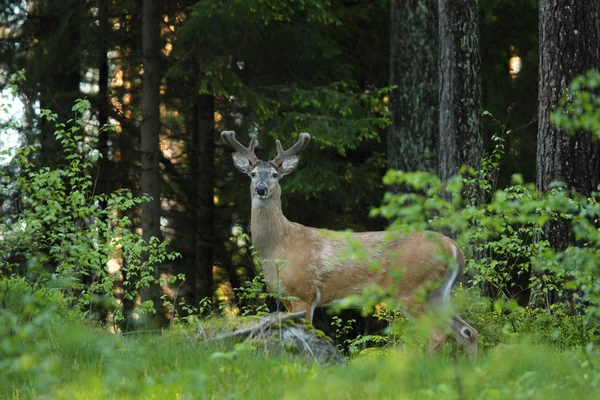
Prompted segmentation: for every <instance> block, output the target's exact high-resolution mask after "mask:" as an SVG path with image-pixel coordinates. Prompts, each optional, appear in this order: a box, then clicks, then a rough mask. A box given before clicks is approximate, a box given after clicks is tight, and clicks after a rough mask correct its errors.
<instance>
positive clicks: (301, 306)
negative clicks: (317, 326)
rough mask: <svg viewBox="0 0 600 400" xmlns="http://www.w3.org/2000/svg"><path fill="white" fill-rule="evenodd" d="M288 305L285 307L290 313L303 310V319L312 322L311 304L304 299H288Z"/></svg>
mask: <svg viewBox="0 0 600 400" xmlns="http://www.w3.org/2000/svg"><path fill="white" fill-rule="evenodd" d="M287 303H288V304H289V306H288V305H287V304H286V306H285V308H287V310H288V311H289V312H291V313H297V312H301V311H305V312H306V314H305V315H304V319H306V320H307V321H308V322H310V323H311V324H312V316H313V308H312V304H310V303H307V302H305V301H289V302H287Z"/></svg>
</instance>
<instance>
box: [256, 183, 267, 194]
mask: <svg viewBox="0 0 600 400" xmlns="http://www.w3.org/2000/svg"><path fill="white" fill-rule="evenodd" d="M267 191H268V189H267V185H265V184H264V183H262V182H260V183H259V184H258V185H256V194H257V195H259V196H266V195H267Z"/></svg>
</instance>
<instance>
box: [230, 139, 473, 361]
mask: <svg viewBox="0 0 600 400" xmlns="http://www.w3.org/2000/svg"><path fill="white" fill-rule="evenodd" d="M223 136H224V138H225V135H223ZM232 136H233V139H234V140H235V134H234V135H232ZM238 148H239V146H238ZM242 151H243V149H242ZM235 154H238V155H239V153H234V164H235V165H236V167H237V168H238V169H240V170H241V171H243V172H245V173H247V174H248V175H250V176H251V178H252V184H251V187H250V191H251V196H252V220H251V230H252V242H253V243H254V247H255V248H256V251H257V253H258V255H259V257H260V258H261V259H262V266H263V271H264V275H265V280H266V282H267V287H268V289H269V290H270V291H274V290H277V291H279V290H280V291H281V292H282V294H283V295H284V296H293V297H296V298H298V300H294V301H283V303H284V304H285V306H286V308H287V309H288V311H290V312H297V311H306V313H307V314H306V318H307V319H308V320H309V321H312V311H313V309H314V307H315V306H316V305H317V303H320V304H325V303H330V302H332V301H335V300H339V299H342V298H344V297H347V296H349V295H352V294H359V293H362V292H363V290H364V289H365V288H366V287H368V286H370V285H378V286H381V287H384V288H393V290H394V292H395V295H396V296H397V298H398V299H399V300H401V301H402V303H403V304H404V305H405V306H406V309H405V311H406V312H407V313H408V314H409V315H411V316H412V317H418V316H420V315H421V314H422V313H423V312H425V311H426V310H427V309H430V310H432V311H435V310H436V309H437V310H439V309H441V308H442V307H444V306H446V305H447V303H448V301H449V292H450V288H451V286H452V284H453V283H454V282H455V280H456V278H457V277H458V276H460V275H461V274H462V270H463V267H464V257H463V254H462V251H461V250H460V248H459V246H458V245H457V244H456V243H455V242H454V241H453V240H452V239H450V238H448V237H446V236H443V235H440V234H436V233H433V232H415V233H412V234H409V235H405V236H400V237H395V238H389V237H388V236H389V235H390V234H392V233H390V232H358V233H346V232H334V231H328V230H325V229H317V228H311V227H307V226H303V225H300V224H298V223H295V222H290V221H289V220H288V219H287V218H286V217H285V216H284V215H283V212H282V210H281V187H280V186H279V178H280V177H281V176H283V175H285V174H287V173H290V172H291V171H293V169H294V168H295V166H296V163H297V160H295V161H296V163H290V164H292V166H291V167H289V166H287V167H285V166H284V167H279V168H278V165H273V164H269V163H266V162H263V161H258V162H255V163H253V164H252V165H250V164H249V163H246V162H245V159H243V158H239V157H238V156H235ZM240 160H241V161H240ZM277 173H278V174H279V175H278V174H277ZM259 182H260V184H261V185H263V187H266V188H267V193H268V194H267V195H264V196H259V195H258V194H257V191H256V186H257V184H258V183H259ZM349 243H358V244H360V246H361V247H362V249H364V251H359V252H356V254H354V255H349V254H347V253H348V251H347V250H348V246H349ZM370 264H377V266H378V267H377V268H370ZM394 270H396V271H397V274H394V273H393V271H394ZM394 275H399V276H400V278H399V279H393V276H394ZM277 285H279V286H277ZM425 299H426V301H424V300H425ZM446 325H447V327H448V328H450V329H451V330H452V332H453V334H454V337H455V338H456V339H457V340H458V342H459V343H460V344H462V345H463V346H464V347H465V349H466V350H467V351H468V352H469V353H470V354H471V355H473V356H474V355H476V352H477V331H476V330H475V329H474V328H473V327H471V326H470V325H469V324H467V323H466V322H464V321H463V320H462V319H460V318H459V317H458V316H456V315H454V314H452V315H451V316H450V318H449V319H448V321H447V323H446ZM444 340H445V334H443V333H442V332H441V331H439V330H436V331H434V332H432V334H431V337H430V350H431V351H434V350H437V349H438V348H439V347H440V346H441V345H442V344H443V342H444Z"/></svg>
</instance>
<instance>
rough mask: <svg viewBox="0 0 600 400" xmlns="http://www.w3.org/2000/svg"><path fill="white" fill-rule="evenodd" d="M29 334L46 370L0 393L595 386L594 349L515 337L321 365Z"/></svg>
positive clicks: (530, 392)
mask: <svg viewBox="0 0 600 400" xmlns="http://www.w3.org/2000/svg"><path fill="white" fill-rule="evenodd" d="M36 335H37V341H36V343H37V344H38V345H39V344H42V345H43V346H45V347H46V350H45V353H44V354H45V358H46V360H49V361H47V363H48V364H49V365H50V366H51V367H49V368H46V369H43V370H41V364H33V366H34V367H35V368H36V370H33V371H32V370H29V371H25V370H18V369H16V370H13V371H12V372H11V373H10V374H5V373H3V374H1V375H0V382H1V383H2V384H1V385H0V397H3V398H4V397H6V398H38V397H49V398H65V399H66V398H94V399H104V398H106V399H109V398H115V396H116V397H118V398H120V399H170V398H173V396H174V395H175V396H178V397H180V398H207V399H209V398H242V399H246V398H249V399H255V398H261V399H281V398H321V397H322V396H323V393H326V394H327V398H330V399H337V398H340V399H342V398H343V399H380V398H419V399H421V398H436V399H438V398H443V399H459V398H481V399H505V398H528V399H529V398H536V399H537V398H539V399H565V398H568V399H570V398H572V399H587V398H594V397H595V395H596V394H597V392H598V391H599V390H600V373H599V371H598V361H599V360H600V358H599V357H598V354H597V353H596V352H593V351H580V350H579V351H560V350H557V349H556V348H554V347H547V346H539V345H537V346H532V345H528V344H523V343H519V342H516V343H513V344H509V345H502V346H498V347H497V348H496V349H492V350H490V351H489V352H486V353H485V354H483V355H482V356H481V357H480V358H479V359H478V360H477V362H468V361H466V360H453V359H450V358H439V357H428V356H426V355H423V354H422V353H419V352H416V351H391V350H388V351H386V352H385V353H375V352H370V353H366V354H365V355H363V356H360V357H357V358H355V359H354V360H353V361H352V362H351V363H350V364H349V365H344V366H330V367H327V368H325V369H323V368H320V367H319V366H318V365H316V364H314V363H311V362H308V361H306V360H304V359H302V358H298V357H295V356H293V355H292V354H287V355H286V354H279V355H274V354H270V355H264V353H263V352H257V351H255V349H254V347H253V346H251V345H249V344H238V345H236V346H235V347H230V346H225V345H214V344H213V345H210V344H200V343H197V342H195V341H193V340H190V338H189V337H182V336H179V335H173V334H171V333H170V332H165V333H163V334H162V335H156V336H150V335H141V334H135V335H127V336H116V335H110V334H108V333H106V332H100V331H94V330H92V329H90V328H86V327H84V326H81V325H80V324H77V323H75V322H71V323H69V324H68V325H64V324H59V323H57V324H53V325H48V326H46V327H42V328H41V329H39V330H38V331H37V334H36ZM36 361H38V360H36ZM4 371H5V370H3V372H4Z"/></svg>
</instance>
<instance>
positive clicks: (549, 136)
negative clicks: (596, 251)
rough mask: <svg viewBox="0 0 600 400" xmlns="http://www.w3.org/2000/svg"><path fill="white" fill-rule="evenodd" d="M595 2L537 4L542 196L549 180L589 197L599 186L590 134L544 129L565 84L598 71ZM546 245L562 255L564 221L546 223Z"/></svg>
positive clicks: (566, 237) (597, 147) (598, 153)
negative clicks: (578, 76)
mask: <svg viewBox="0 0 600 400" xmlns="http://www.w3.org/2000/svg"><path fill="white" fill-rule="evenodd" d="M596 7H597V4H596V1H595V0H540V3H539V16H540V20H539V37H540V63H539V90H538V119H539V122H538V144H537V182H536V183H537V188H538V190H540V191H544V192H545V191H548V190H549V188H550V184H551V183H552V182H554V181H561V182H564V183H565V184H566V185H567V187H568V188H569V189H572V190H575V191H577V192H579V193H581V194H584V195H589V194H590V193H591V192H592V191H593V190H596V188H597V187H598V184H600V143H599V142H595V143H594V142H593V141H592V137H591V134H589V133H586V132H576V133H575V135H569V133H568V132H566V131H565V130H561V129H558V128H557V127H555V126H553V125H551V124H550V114H551V113H552V112H553V111H554V110H555V108H556V106H557V104H558V101H559V99H560V97H561V96H562V94H563V92H564V91H565V89H566V88H567V86H568V85H569V83H570V81H571V80H572V79H573V78H574V77H576V76H577V75H579V74H582V73H584V72H585V71H587V70H589V69H592V68H598V67H599V61H598V31H597V29H598V25H597V24H598V18H597V9H596ZM546 235H547V238H548V240H549V241H550V244H551V246H552V247H553V248H554V249H556V250H564V249H566V248H567V247H568V246H569V244H571V243H572V242H573V239H574V238H573V232H572V231H571V227H570V225H569V224H568V223H567V222H566V221H564V220H558V221H553V222H550V223H549V224H548V226H547V229H546Z"/></svg>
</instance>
